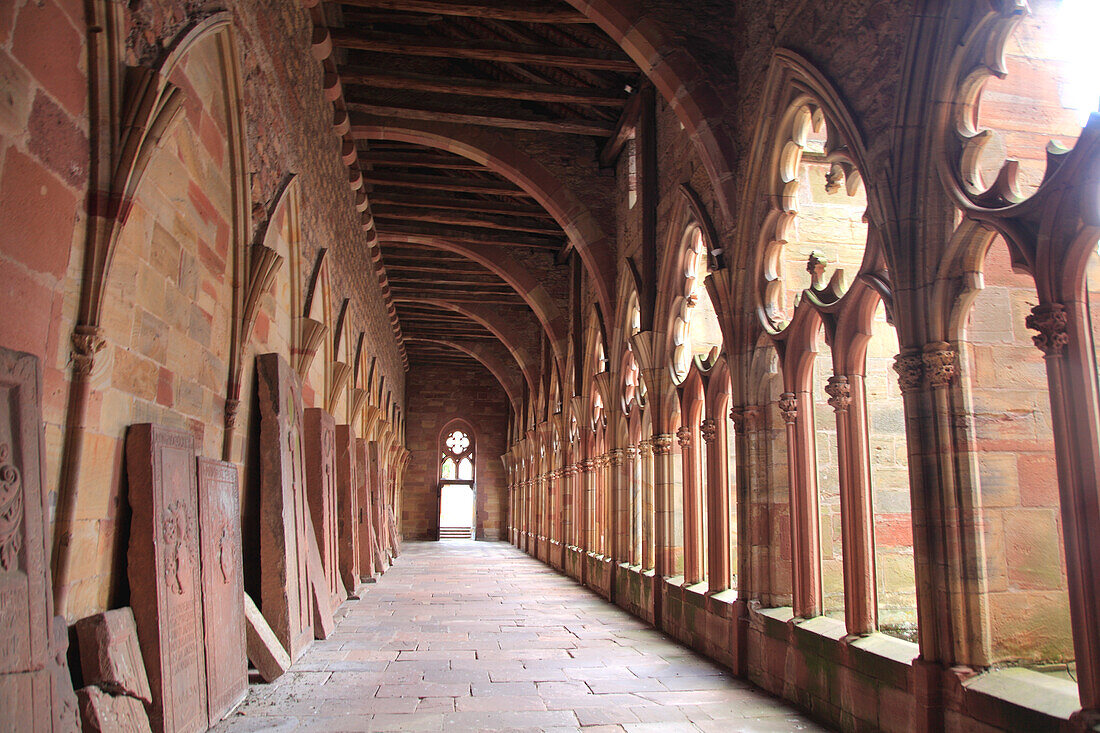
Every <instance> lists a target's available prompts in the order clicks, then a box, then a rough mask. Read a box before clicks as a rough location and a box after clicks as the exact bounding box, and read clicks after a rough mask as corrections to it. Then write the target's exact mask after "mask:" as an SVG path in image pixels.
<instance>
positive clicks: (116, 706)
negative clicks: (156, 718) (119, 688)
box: [76, 686, 149, 733]
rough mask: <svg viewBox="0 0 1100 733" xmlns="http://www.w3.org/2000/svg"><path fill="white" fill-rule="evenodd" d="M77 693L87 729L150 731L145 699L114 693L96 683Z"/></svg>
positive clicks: (104, 732)
mask: <svg viewBox="0 0 1100 733" xmlns="http://www.w3.org/2000/svg"><path fill="white" fill-rule="evenodd" d="M76 696H77V700H78V701H79V704H80V720H81V723H82V724H83V726H84V730H85V731H95V732H96V733H99V732H100V731H102V733H149V717H148V716H147V715H146V714H145V706H144V705H142V704H141V700H138V699H137V698H135V697H130V696H129V695H110V694H108V693H106V692H104V691H103V690H101V689H99V688H98V687H95V686H91V687H84V688H82V689H80V690H77V692H76Z"/></svg>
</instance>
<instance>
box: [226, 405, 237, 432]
mask: <svg viewBox="0 0 1100 733" xmlns="http://www.w3.org/2000/svg"><path fill="white" fill-rule="evenodd" d="M240 408H241V401H240V400H238V399H233V398H230V399H227V400H226V401H225V429H226V430H232V429H233V428H235V427H237V412H238V411H239V410H240Z"/></svg>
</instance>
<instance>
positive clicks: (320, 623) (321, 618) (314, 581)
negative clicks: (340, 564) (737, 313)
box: [306, 532, 336, 639]
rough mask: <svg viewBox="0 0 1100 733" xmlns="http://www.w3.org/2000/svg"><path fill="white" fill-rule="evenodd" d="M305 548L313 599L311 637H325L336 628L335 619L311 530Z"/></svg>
mask: <svg viewBox="0 0 1100 733" xmlns="http://www.w3.org/2000/svg"><path fill="white" fill-rule="evenodd" d="M306 548H307V549H308V550H309V579H310V591H311V593H310V597H311V598H312V599H313V637H314V638H315V639H327V638H329V637H330V636H332V632H333V631H335V630H336V621H335V619H334V618H333V615H332V612H333V610H334V609H333V607H332V604H331V603H330V602H329V593H328V583H327V581H326V578H325V568H324V566H323V565H322V564H321V552H320V550H319V549H318V548H317V539H316V538H315V537H314V536H313V533H312V532H310V533H309V535H308V536H307V537H306Z"/></svg>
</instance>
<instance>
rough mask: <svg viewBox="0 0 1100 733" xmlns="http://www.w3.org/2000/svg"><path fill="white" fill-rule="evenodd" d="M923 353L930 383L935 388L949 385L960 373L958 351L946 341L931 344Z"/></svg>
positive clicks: (922, 356)
mask: <svg viewBox="0 0 1100 733" xmlns="http://www.w3.org/2000/svg"><path fill="white" fill-rule="evenodd" d="M926 349H927V350H926V351H925V352H924V353H923V354H922V355H921V358H922V359H923V361H924V370H925V373H926V374H927V375H928V383H929V384H931V385H932V387H933V388H939V387H947V386H948V385H950V384H951V380H953V379H954V378H955V375H956V374H957V373H958V356H959V355H958V353H957V352H956V351H955V350H954V349H952V348H951V347H950V345H948V344H947V343H945V342H940V343H938V344H929V345H928V347H926Z"/></svg>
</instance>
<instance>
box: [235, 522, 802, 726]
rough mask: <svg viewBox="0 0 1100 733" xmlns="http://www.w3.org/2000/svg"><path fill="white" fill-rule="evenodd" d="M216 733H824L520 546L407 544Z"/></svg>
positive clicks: (254, 689)
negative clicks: (328, 629)
mask: <svg viewBox="0 0 1100 733" xmlns="http://www.w3.org/2000/svg"><path fill="white" fill-rule="evenodd" d="M344 608H345V609H346V615H345V616H344V618H343V619H342V620H341V621H340V622H339V625H338V627H337V630H336V633H335V634H333V636H332V637H331V638H330V639H328V640H326V641H318V642H315V643H314V645H313V647H312V648H311V649H310V650H309V651H308V652H306V654H305V655H304V656H303V657H302V658H301V659H300V660H299V661H298V662H297V664H295V665H294V666H293V667H292V668H291V670H290V671H289V672H288V673H287V674H285V675H283V677H282V678H280V679H279V680H277V681H276V682H275V683H273V684H270V685H265V684H254V685H252V686H251V689H250V691H249V695H248V699H247V700H246V701H245V702H244V704H243V705H242V706H241V707H240V708H239V709H238V710H237V712H236V713H235V714H233V715H232V716H230V717H229V719H227V720H226V721H225V722H224V723H222V724H221V725H220V726H219V727H218V728H217V729H216V730H220V731H242V730H245V731H255V730H280V731H289V730H317V731H326V733H336V732H337V731H367V730H370V731H382V730H400V731H438V730H453V731H474V730H546V731H557V730H562V731H565V730H577V729H580V728H584V729H585V730H586V731H589V730H590V731H622V730H626V731H647V730H652V731H680V730H691V731H696V730H702V731H722V732H723V733H728V732H729V731H794V730H823V729H821V728H819V727H818V726H817V725H815V724H814V723H812V722H811V721H809V720H808V719H807V718H806V717H804V716H803V715H800V714H799V713H797V712H796V711H795V710H793V709H792V708H791V707H790V706H789V705H787V704H786V703H784V702H782V701H779V700H777V699H775V698H773V697H771V696H770V695H768V694H766V693H763V692H761V691H759V690H757V689H756V688H754V687H752V686H751V685H749V684H748V683H746V682H743V681H740V680H737V679H735V678H733V677H732V676H731V675H730V674H728V673H726V672H724V671H723V670H722V669H721V668H720V667H717V666H715V665H714V664H712V663H710V662H709V661H707V660H706V659H705V658H703V657H701V656H699V655H697V654H695V653H694V652H692V651H690V650H688V649H686V648H685V647H683V646H681V645H679V644H677V643H675V642H673V641H672V640H670V639H668V638H667V637H665V636H664V635H663V634H661V633H659V632H656V631H653V630H652V629H650V628H648V627H647V626H646V625H645V624H644V623H642V622H640V621H638V620H637V619H635V618H634V617H632V616H630V615H628V614H626V613H625V612H623V611H621V610H619V609H618V608H617V607H615V606H613V605H611V604H609V603H607V602H606V601H604V600H603V599H602V598H600V597H599V596H597V595H595V594H593V593H591V592H589V591H588V590H586V589H585V588H583V587H581V586H579V585H578V584H577V583H575V582H573V581H572V580H570V579H569V578H567V577H565V576H563V575H559V574H558V573H556V572H554V571H553V570H551V569H550V568H548V567H546V566H545V565H543V564H542V563H540V562H538V561H536V560H533V559H532V558H530V557H528V556H527V555H525V554H523V553H522V552H520V551H519V550H517V549H515V548H514V547H512V546H511V545H508V544H505V543H485V542H468V541H467V542H462V541H459V542H443V543H438V542H431V543H407V544H406V545H405V547H404V553H403V554H402V556H401V557H400V558H398V560H397V563H396V565H394V567H393V568H392V569H390V571H389V572H387V573H386V574H385V575H384V576H383V577H382V578H381V580H380V581H379V582H378V583H377V584H375V585H371V586H368V590H367V592H366V593H364V596H363V598H362V600H360V601H352V602H350V603H348V604H346V605H345V607H344Z"/></svg>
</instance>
